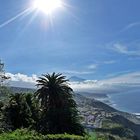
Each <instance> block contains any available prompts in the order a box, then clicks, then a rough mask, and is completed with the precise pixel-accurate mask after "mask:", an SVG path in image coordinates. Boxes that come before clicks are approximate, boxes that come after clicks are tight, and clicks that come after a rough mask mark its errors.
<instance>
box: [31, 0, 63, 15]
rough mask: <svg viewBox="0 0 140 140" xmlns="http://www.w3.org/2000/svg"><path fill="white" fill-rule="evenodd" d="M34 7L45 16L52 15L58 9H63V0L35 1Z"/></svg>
mask: <svg viewBox="0 0 140 140" xmlns="http://www.w3.org/2000/svg"><path fill="white" fill-rule="evenodd" d="M33 7H34V8H35V9H38V10H40V11H42V12H44V13H45V14H51V13H52V12H54V11H55V10H56V9H57V8H60V7H62V1H61V0H35V1H34V3H33Z"/></svg>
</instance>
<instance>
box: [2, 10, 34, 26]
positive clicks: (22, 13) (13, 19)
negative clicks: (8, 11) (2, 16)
mask: <svg viewBox="0 0 140 140" xmlns="http://www.w3.org/2000/svg"><path fill="white" fill-rule="evenodd" d="M32 11H33V9H32V8H28V9H25V10H24V11H22V12H21V13H19V14H17V15H16V16H14V17H12V18H10V19H8V20H7V21H5V22H4V23H2V24H0V28H3V27H5V26H6V25H8V24H10V23H11V22H13V21H15V20H16V19H18V18H19V17H21V16H23V15H25V14H28V13H30V12H32Z"/></svg>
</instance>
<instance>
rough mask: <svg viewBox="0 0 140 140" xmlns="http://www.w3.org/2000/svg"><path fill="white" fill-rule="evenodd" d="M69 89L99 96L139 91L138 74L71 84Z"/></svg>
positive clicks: (139, 76) (139, 75)
mask: <svg viewBox="0 0 140 140" xmlns="http://www.w3.org/2000/svg"><path fill="white" fill-rule="evenodd" d="M71 87H72V88H73V89H74V90H75V91H81V92H91V93H99V94H102V93H104V94H113V93H124V92H133V91H136V90H137V91H140V72H135V73H129V74H123V75H120V76H116V77H114V78H110V79H105V80H100V81H97V80H91V81H84V82H73V83H71Z"/></svg>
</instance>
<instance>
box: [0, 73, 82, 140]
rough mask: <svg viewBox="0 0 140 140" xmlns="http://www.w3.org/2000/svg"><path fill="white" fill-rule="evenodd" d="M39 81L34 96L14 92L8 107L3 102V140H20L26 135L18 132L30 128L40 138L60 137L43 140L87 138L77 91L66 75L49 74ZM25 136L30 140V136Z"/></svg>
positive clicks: (0, 123) (0, 125)
mask: <svg viewBox="0 0 140 140" xmlns="http://www.w3.org/2000/svg"><path fill="white" fill-rule="evenodd" d="M37 82H38V84H37V87H38V90H37V91H36V92H35V93H34V94H31V93H12V94H10V96H9V97H7V99H8V100H7V101H6V104H5V101H4V100H3V101H1V102H0V132H1V133H3V134H2V135H0V136H1V139H6V137H7V139H10V138H11V139H12V137H13V136H14V137H15V138H13V139H17V138H18V137H20V134H22V133H24V132H25V131H23V130H17V129H23V128H28V129H30V130H31V133H33V132H35V131H36V133H35V137H38V134H37V132H38V133H40V134H39V135H41V134H45V135H46V134H58V135H47V136H45V137H43V139H46V140H49V139H60V137H62V138H61V139H77V140H78V139H79V140H81V138H83V137H80V136H79V137H78V136H73V134H75V135H81V136H84V134H85V131H84V128H83V126H82V125H81V124H80V118H79V115H78V110H77V105H76V102H75V100H74V99H73V90H72V89H71V88H70V87H69V85H68V83H67V82H68V80H67V79H66V77H65V76H63V75H62V74H55V73H53V74H51V75H50V74H46V75H43V76H42V77H40V78H39V80H37ZM2 89H4V88H3V87H2ZM4 91H5V90H4ZM7 93H8V95H9V92H7ZM32 130H34V131H32ZM4 132H5V133H4ZM10 132H12V133H10ZM65 133H67V135H66V134H65ZM25 134H26V135H25V137H26V136H27V137H28V133H26V132H25ZM60 134H63V135H60ZM64 134H65V135H64ZM68 134H69V135H68ZM70 135H71V136H70ZM42 136H43V135H42ZM42 136H41V137H42ZM16 137H17V138H16ZM29 137H34V135H32V134H31V135H29ZM23 139H28V138H24V137H23ZM33 139H34V138H33ZM39 139H40V137H39Z"/></svg>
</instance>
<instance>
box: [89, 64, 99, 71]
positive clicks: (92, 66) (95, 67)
mask: <svg viewBox="0 0 140 140" xmlns="http://www.w3.org/2000/svg"><path fill="white" fill-rule="evenodd" d="M97 66H98V65H97V64H91V65H89V66H88V69H92V70H94V69H97Z"/></svg>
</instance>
